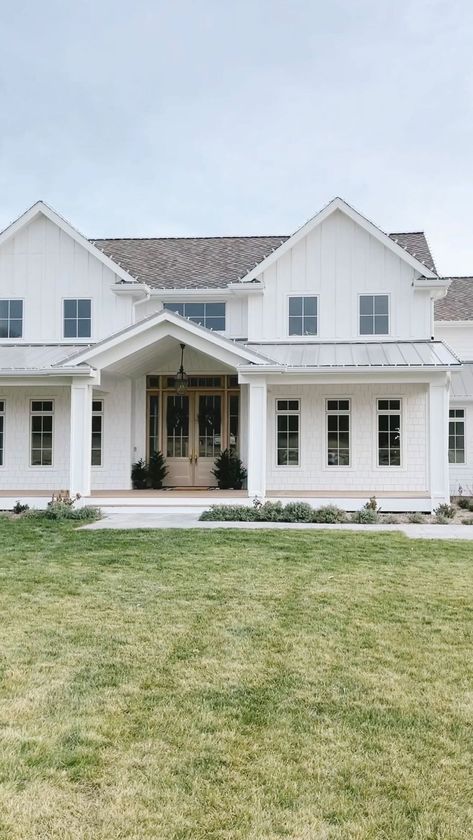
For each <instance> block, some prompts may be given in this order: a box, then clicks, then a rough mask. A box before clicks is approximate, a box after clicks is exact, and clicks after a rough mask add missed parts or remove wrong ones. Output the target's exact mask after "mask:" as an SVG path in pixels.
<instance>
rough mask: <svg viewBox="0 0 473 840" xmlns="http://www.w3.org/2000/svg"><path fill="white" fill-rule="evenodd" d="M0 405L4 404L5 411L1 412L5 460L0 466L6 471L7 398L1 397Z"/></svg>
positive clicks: (0, 468)
mask: <svg viewBox="0 0 473 840" xmlns="http://www.w3.org/2000/svg"><path fill="white" fill-rule="evenodd" d="M0 403H3V411H0V417H3V460H2V463H1V464H0V470H3V469H5V466H6V460H7V453H6V449H7V448H6V430H7V398H6V397H2V396H0Z"/></svg>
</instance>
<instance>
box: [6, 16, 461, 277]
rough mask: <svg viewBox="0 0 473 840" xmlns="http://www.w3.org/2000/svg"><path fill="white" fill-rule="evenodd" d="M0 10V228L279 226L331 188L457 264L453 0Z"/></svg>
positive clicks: (118, 230) (445, 267)
mask: <svg viewBox="0 0 473 840" xmlns="http://www.w3.org/2000/svg"><path fill="white" fill-rule="evenodd" d="M0 9H1V14H0V120H1V130H0V227H2V228H3V227H5V226H6V225H7V224H8V223H9V222H10V221H11V220H12V219H14V218H15V217H16V216H18V215H19V214H20V213H21V212H23V211H24V210H25V209H26V208H27V207H28V206H30V205H31V204H33V203H34V202H35V201H36V200H38V199H39V198H41V199H43V200H44V201H47V202H48V203H49V204H51V205H52V206H53V207H54V208H55V209H56V210H58V211H59V212H61V213H62V215H63V216H65V217H66V218H67V219H68V220H69V221H71V222H72V223H73V224H74V225H75V226H76V227H78V228H79V230H81V231H82V232H83V233H85V234H86V235H87V236H90V237H93V236H96V237H100V236H126V235H128V236H139V235H147V236H160V235H161V236H163V235H192V234H196V235H211V234H216V235H218V234H251V233H269V234H280V233H281V234H282V233H290V232H292V231H294V230H295V229H296V228H297V227H299V226H300V225H301V224H302V223H303V222H304V221H306V220H307V219H308V218H309V217H310V216H312V215H314V213H315V212H317V211H318V210H319V209H320V208H321V207H322V206H323V205H324V204H326V203H327V202H328V201H329V200H330V199H331V198H333V196H335V195H341V196H342V197H343V198H345V199H346V200H347V201H348V202H349V203H351V204H352V205H354V206H355V207H356V209H358V210H360V211H361V212H362V213H364V215H366V216H367V217H368V218H369V219H371V220H372V221H374V222H375V223H376V224H378V225H379V226H380V227H381V228H383V230H386V231H403V230H419V229H424V230H425V231H426V233H427V237H428V239H429V242H430V245H431V248H432V250H433V253H434V257H435V258H436V259H437V263H438V267H439V269H440V270H441V271H442V272H443V273H445V274H468V273H470V274H473V201H472V192H473V166H472V162H473V108H472V105H473V72H472V66H473V60H472V55H473V3H472V2H471V0H448V1H447V0H406V2H404V1H403V0H400V2H398V3H393V2H392V0H390V2H386V0H325V2H321V0H291V1H290V2H283V0H251V2H250V0H236V2H235V0H231V2H230V0H193V2H191V0H186V2H179V0H174V2H172V0H167V2H164V0H134V2H130V0H127V2H123V0H93V2H91V1H90V0H74V2H70V0H56V2H50V0H43V2H41V3H39V2H37V0H24V2H22V0H16V3H8V4H7V3H6V2H3V3H1V4H0Z"/></svg>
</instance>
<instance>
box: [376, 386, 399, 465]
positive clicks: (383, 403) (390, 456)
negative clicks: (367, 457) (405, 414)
mask: <svg viewBox="0 0 473 840" xmlns="http://www.w3.org/2000/svg"><path fill="white" fill-rule="evenodd" d="M377 416H378V466H380V467H400V466H401V400H378V404H377Z"/></svg>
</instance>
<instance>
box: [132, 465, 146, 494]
mask: <svg viewBox="0 0 473 840" xmlns="http://www.w3.org/2000/svg"><path fill="white" fill-rule="evenodd" d="M148 479H149V474H148V467H147V465H146V463H145V461H144V460H143V458H140V460H139V461H135V463H134V464H132V465H131V483H132V484H133V489H134V490H146V488H147V486H148Z"/></svg>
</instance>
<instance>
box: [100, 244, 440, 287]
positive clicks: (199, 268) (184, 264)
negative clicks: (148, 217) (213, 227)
mask: <svg viewBox="0 0 473 840" xmlns="http://www.w3.org/2000/svg"><path fill="white" fill-rule="evenodd" d="M389 236H390V237H391V239H393V240H395V241H397V242H398V244H399V245H401V247H403V248H405V250H406V251H408V252H409V253H410V254H412V255H413V256H416V257H417V258H418V259H420V260H424V261H425V263H426V265H427V266H428V267H429V268H432V269H433V270H434V271H435V267H434V262H433V259H432V256H431V253H430V250H429V246H428V244H427V241H426V239H425V236H424V234H423V233H420V232H417V233H391V234H389ZM286 239H289V237H288V236H284V235H283V236H208V237H207V236H205V237H198V236H196V237H166V238H157V239H152V238H150V239H92V240H91V242H93V244H94V245H96V246H97V248H99V249H100V250H101V251H103V253H104V254H106V255H107V256H108V257H110V258H111V259H112V260H114V261H115V262H118V263H120V265H121V266H122V268H124V269H125V270H126V271H128V273H129V274H131V275H132V276H133V277H136V278H137V279H138V280H140V281H141V282H143V283H147V284H148V285H149V286H152V287H154V288H156V289H222V288H225V286H227V285H228V284H229V283H235V282H236V281H238V280H239V278H240V277H244V275H245V274H247V272H248V271H250V270H251V269H252V268H254V267H255V265H257V264H258V263H260V262H261V261H262V260H263V259H264V258H265V257H267V256H268V255H269V254H270V253H271V252H272V251H274V250H275V249H276V248H278V247H279V246H280V245H281V244H282V243H283V242H285V241H286Z"/></svg>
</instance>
